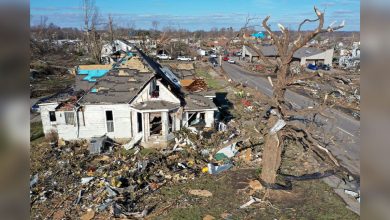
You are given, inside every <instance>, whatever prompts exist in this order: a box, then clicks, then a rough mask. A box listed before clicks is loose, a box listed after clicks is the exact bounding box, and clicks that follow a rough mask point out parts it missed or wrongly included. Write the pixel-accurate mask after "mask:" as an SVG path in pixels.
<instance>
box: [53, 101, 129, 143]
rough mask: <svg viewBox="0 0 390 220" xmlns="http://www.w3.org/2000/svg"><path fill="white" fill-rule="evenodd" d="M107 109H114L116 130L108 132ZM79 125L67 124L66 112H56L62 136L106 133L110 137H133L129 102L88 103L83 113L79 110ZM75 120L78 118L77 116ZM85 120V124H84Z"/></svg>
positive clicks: (58, 127) (76, 136) (92, 135)
mask: <svg viewBox="0 0 390 220" xmlns="http://www.w3.org/2000/svg"><path fill="white" fill-rule="evenodd" d="M106 111H112V114H113V121H114V132H107V122H106ZM78 114H79V123H78V124H79V127H78V126H77V123H76V125H66V124H65V119H64V112H56V116H57V130H58V135H59V137H60V138H63V139H64V140H75V139H79V138H85V139H89V138H91V137H95V136H103V135H104V134H106V135H107V136H108V137H110V138H131V137H132V132H131V129H132V126H131V121H130V120H131V119H130V118H131V117H130V115H131V109H130V106H129V105H128V104H116V105H87V106H85V107H84V117H85V119H83V113H82V112H81V111H79V113H78ZM75 120H77V118H76V117H75ZM84 122H85V125H84Z"/></svg>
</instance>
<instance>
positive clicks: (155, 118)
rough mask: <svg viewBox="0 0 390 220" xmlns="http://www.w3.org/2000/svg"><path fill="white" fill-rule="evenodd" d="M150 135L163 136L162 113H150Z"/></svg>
mask: <svg viewBox="0 0 390 220" xmlns="http://www.w3.org/2000/svg"><path fill="white" fill-rule="evenodd" d="M149 119H150V120H149V121H150V126H149V127H150V135H161V134H162V121H161V113H150V116H149Z"/></svg>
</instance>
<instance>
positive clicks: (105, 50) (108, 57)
mask: <svg viewBox="0 0 390 220" xmlns="http://www.w3.org/2000/svg"><path fill="white" fill-rule="evenodd" d="M132 49H133V46H132V45H131V44H130V43H128V42H127V41H124V40H114V41H113V42H109V43H106V44H104V45H103V47H102V51H101V60H102V62H103V63H113V62H115V60H113V59H112V55H113V54H114V55H115V53H120V52H129V51H131V50H132Z"/></svg>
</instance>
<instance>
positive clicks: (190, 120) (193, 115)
mask: <svg viewBox="0 0 390 220" xmlns="http://www.w3.org/2000/svg"><path fill="white" fill-rule="evenodd" d="M195 119H196V112H193V113H188V123H187V124H188V125H191V124H192V123H193V122H194V121H195Z"/></svg>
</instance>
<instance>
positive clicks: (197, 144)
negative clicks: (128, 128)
mask: <svg viewBox="0 0 390 220" xmlns="http://www.w3.org/2000/svg"><path fill="white" fill-rule="evenodd" d="M235 126H236V125H235V124H234V121H233V123H228V124H224V123H219V124H218V126H217V131H215V130H213V129H212V130H210V129H209V130H201V131H198V130H197V129H195V128H193V127H190V128H189V129H183V130H181V131H179V132H177V133H176V134H175V135H176V138H175V141H174V143H172V144H171V145H170V147H168V148H167V149H164V150H161V151H157V150H151V149H144V148H143V147H142V146H140V145H135V146H134V147H133V148H132V149H130V150H125V149H124V145H121V144H118V143H115V142H113V141H112V140H110V139H108V138H103V139H104V141H102V146H101V148H100V149H99V150H96V147H91V145H96V142H94V143H90V144H89V143H87V142H85V141H84V142H70V143H61V142H60V143H59V145H60V146H58V147H51V146H49V145H48V144H47V143H42V144H39V145H38V146H35V147H34V148H37V149H39V152H35V154H36V155H33V156H32V176H31V182H30V190H31V191H30V193H31V194H30V197H31V210H32V217H33V218H39V219H42V218H53V219H62V218H65V217H70V218H79V217H80V218H81V219H92V218H93V217H101V218H111V217H115V218H117V217H119V218H142V217H145V216H147V215H149V214H150V213H152V212H153V209H154V206H155V205H156V204H157V201H156V202H155V203H150V202H145V201H144V200H145V198H146V197H149V196H148V195H152V194H153V193H155V192H158V191H159V189H160V188H161V187H163V186H164V185H166V184H176V183H183V182H186V181H191V180H194V179H195V178H196V177H199V176H200V175H215V174H219V173H221V172H223V171H225V170H228V169H231V168H232V167H234V166H236V165H237V164H241V163H238V161H241V160H244V161H246V162H247V163H243V164H250V163H253V164H258V162H259V160H261V147H260V145H261V143H257V144H253V143H252V142H251V141H253V140H249V139H248V140H244V141H242V140H240V137H241V135H240V130H239V129H236V128H235ZM100 140H102V139H100ZM88 145H90V146H88Z"/></svg>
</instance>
